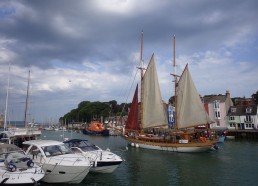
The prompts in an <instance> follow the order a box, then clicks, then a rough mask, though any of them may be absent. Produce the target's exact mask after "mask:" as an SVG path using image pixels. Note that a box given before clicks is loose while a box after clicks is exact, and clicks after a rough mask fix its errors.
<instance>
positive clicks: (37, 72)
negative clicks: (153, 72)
mask: <svg viewBox="0 0 258 186" xmlns="http://www.w3.org/2000/svg"><path fill="white" fill-rule="evenodd" d="M257 10H258V1H257V0H245V1H242V0H228V1H225V0H217V1H211V0H194V1H193V0H184V1H182V0H162V1H160V0H87V1H86V0H75V1H71V0H54V1H52V0H44V1H41V0H19V1H18V0H16V1H12V0H2V1H0V87H1V88H0V109H1V110H0V113H4V110H5V102H6V92H7V84H8V81H7V79H8V74H9V77H10V86H9V103H8V113H9V117H8V118H10V120H23V119H24V109H25V99H26V89H27V82H28V72H29V70H30V72H31V73H30V75H31V83H30V91H29V92H30V118H35V120H36V121H37V122H47V121H51V122H53V121H57V119H58V118H59V117H61V116H63V115H64V114H65V113H67V112H69V111H70V110H71V109H74V108H77V105H78V104H79V103H80V102H81V101H86V100H88V101H110V100H117V101H118V103H122V102H131V97H132V94H133V91H134V86H135V83H136V80H138V79H139V77H138V76H136V80H135V81H134V82H133V79H134V76H135V74H136V71H137V68H136V67H137V66H138V65H139V54H140V52H139V51H140V34H141V31H142V30H143V33H144V34H143V62H144V64H145V65H147V63H148V61H149V59H150V57H151V55H152V53H154V55H155V60H156V65H157V70H158V73H159V81H160V86H161V93H162V97H163V99H164V100H165V101H167V100H168V99H169V97H170V96H171V95H173V85H172V77H171V76H170V75H169V74H170V73H172V72H173V68H172V61H173V45H172V42H173V35H174V34H175V35H176V62H177V72H178V73H179V74H180V73H181V71H182V69H183V68H184V66H185V64H187V63H188V64H189V69H190V72H191V74H192V77H193V80H194V82H195V83H196V87H197V89H198V91H199V93H200V94H201V95H208V94H225V92H226V90H229V91H230V93H231V97H244V96H245V97H250V96H251V95H252V94H253V93H255V92H256V91H257V90H258V65H257V64H258V21H257V19H258V11H257ZM9 64H10V72H9V70H8V69H9ZM131 87H132V88H131Z"/></svg>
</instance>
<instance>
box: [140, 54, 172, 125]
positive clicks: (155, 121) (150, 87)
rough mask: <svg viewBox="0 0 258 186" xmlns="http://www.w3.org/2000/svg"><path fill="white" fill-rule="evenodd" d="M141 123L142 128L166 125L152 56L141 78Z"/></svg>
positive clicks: (165, 116)
mask: <svg viewBox="0 0 258 186" xmlns="http://www.w3.org/2000/svg"><path fill="white" fill-rule="evenodd" d="M142 84H143V95H142V96H143V99H142V101H143V121H142V127H143V128H148V127H157V126H164V125H166V126H167V125H168V120H167V114H166V112H165V109H164V105H163V102H162V99H161V93H160V87H159V82H158V75H157V71H156V65H155V60H154V54H153V55H152V57H151V59H150V62H149V65H148V67H147V70H146V72H145V74H144V77H143V82H142Z"/></svg>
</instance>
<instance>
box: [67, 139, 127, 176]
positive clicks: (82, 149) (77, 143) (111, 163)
mask: <svg viewBox="0 0 258 186" xmlns="http://www.w3.org/2000/svg"><path fill="white" fill-rule="evenodd" d="M64 143H65V144H67V145H68V147H70V148H71V149H72V151H73V152H75V153H79V154H82V155H84V156H85V157H87V158H89V159H90V160H91V161H92V162H93V166H92V167H91V169H90V171H91V172H99V173H112V172H113V171H114V170H115V169H116V168H117V167H118V166H119V165H120V164H121V163H122V162H123V160H122V158H121V157H120V156H118V155H116V154H114V153H112V152H110V150H109V149H107V150H102V149H101V148H99V147H98V146H96V145H94V144H92V143H90V142H89V141H88V140H83V139H70V140H66V141H64Z"/></svg>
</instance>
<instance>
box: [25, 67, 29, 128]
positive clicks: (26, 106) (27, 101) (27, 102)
mask: <svg viewBox="0 0 258 186" xmlns="http://www.w3.org/2000/svg"><path fill="white" fill-rule="evenodd" d="M29 90H30V70H29V76H28V85H27V95H26V105H25V117H24V122H25V127H27V124H28V123H27V119H28V118H27V115H28V113H27V112H28V108H29Z"/></svg>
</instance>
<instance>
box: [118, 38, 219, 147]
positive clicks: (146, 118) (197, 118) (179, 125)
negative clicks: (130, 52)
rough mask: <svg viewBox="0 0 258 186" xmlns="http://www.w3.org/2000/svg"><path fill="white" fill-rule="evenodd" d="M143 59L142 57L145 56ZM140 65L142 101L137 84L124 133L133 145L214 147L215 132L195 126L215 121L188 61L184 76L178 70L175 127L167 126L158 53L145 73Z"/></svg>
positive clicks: (175, 77) (152, 58)
mask: <svg viewBox="0 0 258 186" xmlns="http://www.w3.org/2000/svg"><path fill="white" fill-rule="evenodd" d="M174 43H175V36H174ZM174 48H175V44H174ZM141 51H142V36H141ZM174 51H175V49H174ZM141 56H142V54H141ZM174 56H175V54H174ZM141 58H142V57H141ZM140 60H141V61H142V59H140ZM174 67H175V57H174ZM140 69H141V82H140V84H141V88H140V90H141V93H140V104H139V102H138V85H137V86H136V90H135V93H134V97H133V101H132V104H131V107H130V112H129V115H128V120H127V123H126V125H125V130H124V133H123V136H124V137H125V139H126V140H127V141H129V142H130V143H131V145H134V146H137V147H140V148H146V149H154V150H164V151H174V152H204V151H208V150H209V149H211V147H213V146H214V144H215V143H216V142H217V139H215V136H212V135H211V134H210V135H209V136H207V133H208V134H209V132H207V133H203V132H198V131H195V130H194V127H195V126H199V125H203V124H205V125H206V124H209V123H212V121H211V119H210V118H209V116H208V114H207V113H206V111H205V108H204V106H203V104H202V102H201V99H200V96H199V94H198V92H197V90H196V88H195V85H194V82H193V80H192V78H191V74H190V72H189V68H188V65H186V67H185V69H184V71H183V73H182V74H181V76H177V75H176V74H174V82H175V117H174V118H175V128H174V129H167V128H168V117H167V112H166V108H165V106H164V103H163V101H162V98H161V93H160V87H159V82H158V75H157V71H156V64H155V59H154V54H153V55H152V57H151V59H150V61H149V64H148V67H147V69H146V71H145V73H143V68H142V63H141V68H140ZM178 77H179V80H178ZM155 131H156V132H155ZM157 131H158V132H157ZM157 133H159V134H157ZM204 134H205V135H204Z"/></svg>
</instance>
